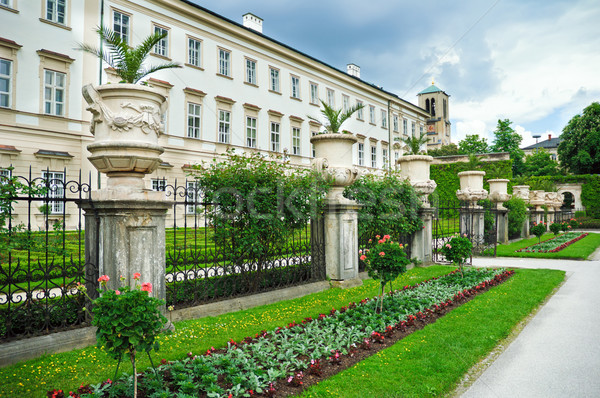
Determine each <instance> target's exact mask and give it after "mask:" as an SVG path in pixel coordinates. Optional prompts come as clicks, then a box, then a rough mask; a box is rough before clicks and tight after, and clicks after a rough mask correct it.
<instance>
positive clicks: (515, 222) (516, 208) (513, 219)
mask: <svg viewBox="0 0 600 398" xmlns="http://www.w3.org/2000/svg"><path fill="white" fill-rule="evenodd" d="M504 207H506V208H507V209H508V210H509V212H508V236H509V237H511V238H512V237H517V236H519V235H520V234H521V229H522V228H523V223H524V222H525V220H526V219H527V203H525V201H524V200H523V199H520V198H516V197H512V198H510V199H509V200H508V201H506V202H504Z"/></svg>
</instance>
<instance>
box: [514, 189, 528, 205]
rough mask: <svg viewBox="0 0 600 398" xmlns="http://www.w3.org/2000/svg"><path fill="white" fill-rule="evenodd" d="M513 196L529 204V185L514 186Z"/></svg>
mask: <svg viewBox="0 0 600 398" xmlns="http://www.w3.org/2000/svg"><path fill="white" fill-rule="evenodd" d="M513 196H514V197H515V198H519V199H523V200H524V201H525V202H527V203H529V185H514V186H513Z"/></svg>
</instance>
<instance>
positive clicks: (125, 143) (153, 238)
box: [82, 84, 171, 311]
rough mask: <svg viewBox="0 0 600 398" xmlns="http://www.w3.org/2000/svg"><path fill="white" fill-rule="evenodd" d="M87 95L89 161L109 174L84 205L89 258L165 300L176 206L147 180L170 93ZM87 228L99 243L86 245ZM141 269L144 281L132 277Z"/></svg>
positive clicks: (131, 90) (132, 88)
mask: <svg viewBox="0 0 600 398" xmlns="http://www.w3.org/2000/svg"><path fill="white" fill-rule="evenodd" d="M83 96H84V98H85V100H86V102H87V103H88V108H87V110H89V111H90V112H91V113H92V114H93V116H94V117H93V119H92V122H91V125H90V131H91V133H92V134H93V135H94V142H93V143H92V144H90V145H88V146H87V149H88V151H90V153H91V154H92V156H90V157H89V160H90V162H91V163H92V164H93V165H94V167H96V168H97V169H98V170H99V171H100V172H102V173H105V174H106V175H107V176H108V181H107V184H106V187H105V188H104V189H101V190H98V191H94V192H91V193H90V199H91V200H90V201H89V202H86V203H83V204H82V208H83V209H84V210H85V217H86V221H85V222H86V260H88V259H90V260H93V262H92V261H90V263H95V265H96V267H97V271H96V272H97V273H98V274H100V275H103V274H104V275H108V276H109V278H110V281H109V282H108V284H107V285H108V287H109V288H111V289H117V288H118V287H119V286H121V285H122V284H127V285H129V286H132V287H133V286H134V285H135V283H141V282H144V283H145V282H150V283H152V293H151V295H152V296H154V297H157V298H159V299H163V300H164V299H166V289H165V218H166V213H167V210H168V209H169V208H170V207H171V204H170V203H169V202H167V201H166V200H165V194H164V192H155V191H151V190H148V189H146V187H145V184H144V179H143V178H144V175H146V174H149V173H152V172H153V171H154V170H156V168H157V167H158V165H159V164H160V162H161V160H160V158H159V156H160V155H161V154H162V153H163V152H164V149H163V148H162V147H160V146H159V145H158V137H159V136H160V135H161V134H162V133H163V129H164V126H163V124H162V122H161V115H162V114H164V112H165V111H166V98H165V97H164V96H163V95H162V94H160V93H158V92H157V91H155V90H154V89H151V88H149V87H144V86H138V85H133V84H107V85H103V86H97V87H92V86H91V85H87V86H85V87H84V88H83ZM88 232H89V233H90V236H89V238H90V239H95V240H96V241H95V242H89V243H96V244H91V245H88ZM136 272H139V273H140V274H141V279H140V281H139V282H136V281H134V279H133V275H134V273H136ZM121 276H123V277H124V278H125V281H124V282H121V281H120V277H121ZM164 310H165V309H164V308H163V311H164Z"/></svg>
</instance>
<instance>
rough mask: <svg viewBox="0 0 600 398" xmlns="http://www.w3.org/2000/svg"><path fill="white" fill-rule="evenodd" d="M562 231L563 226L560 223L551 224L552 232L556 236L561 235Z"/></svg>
mask: <svg viewBox="0 0 600 398" xmlns="http://www.w3.org/2000/svg"><path fill="white" fill-rule="evenodd" d="M561 230H562V226H561V224H560V223H558V222H553V223H552V224H550V231H552V233H553V234H554V236H558V234H560V231H561Z"/></svg>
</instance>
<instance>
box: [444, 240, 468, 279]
mask: <svg viewBox="0 0 600 398" xmlns="http://www.w3.org/2000/svg"><path fill="white" fill-rule="evenodd" d="M441 251H442V254H443V255H444V257H446V260H448V261H451V262H452V264H454V265H456V266H458V268H459V269H460V274H461V275H462V276H463V277H464V274H463V265H464V264H465V262H466V261H467V259H468V258H470V257H471V253H472V251H473V243H471V241H470V240H469V239H468V238H467V234H465V235H464V236H460V235H456V236H454V237H453V238H452V239H450V241H449V242H448V243H446V244H445V245H444V246H442V249H441Z"/></svg>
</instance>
